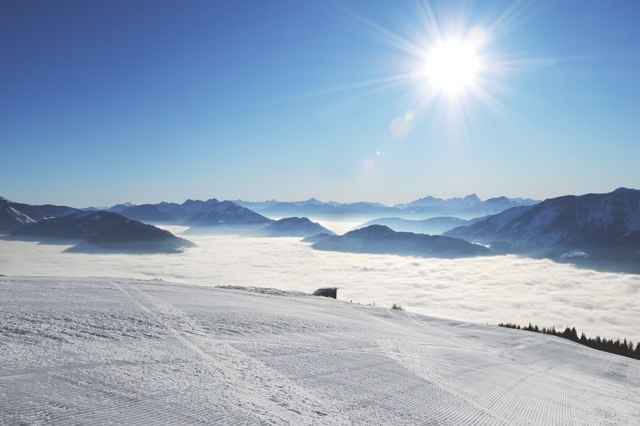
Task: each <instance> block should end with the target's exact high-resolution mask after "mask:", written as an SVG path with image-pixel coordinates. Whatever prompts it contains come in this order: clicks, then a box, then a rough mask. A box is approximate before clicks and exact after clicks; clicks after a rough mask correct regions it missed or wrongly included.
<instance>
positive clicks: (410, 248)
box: [312, 225, 492, 258]
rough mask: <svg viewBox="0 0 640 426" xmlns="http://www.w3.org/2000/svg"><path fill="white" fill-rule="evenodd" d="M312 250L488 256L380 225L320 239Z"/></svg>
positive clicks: (475, 248)
mask: <svg viewBox="0 0 640 426" xmlns="http://www.w3.org/2000/svg"><path fill="white" fill-rule="evenodd" d="M312 247H313V248H315V249H317V250H331V251H342V252H349V253H376V254H399V255H412V256H421V257H439V258H456V257H468V256H486V255H491V254H492V252H491V250H489V249H488V248H486V247H484V246H481V245H477V244H471V243H469V242H467V241H464V240H462V239H458V238H451V237H443V236H439V235H433V236H432V235H425V234H414V233H411V232H395V231H394V230H392V229H391V228H389V227H387V226H383V225H371V226H368V227H366V228H361V229H357V230H355V231H351V232H347V233H346V234H344V235H341V236H333V237H328V238H324V239H322V240H321V241H318V242H317V243H315V244H313V246H312Z"/></svg>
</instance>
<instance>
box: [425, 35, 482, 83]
mask: <svg viewBox="0 0 640 426" xmlns="http://www.w3.org/2000/svg"><path fill="white" fill-rule="evenodd" d="M478 69H479V57H478V54H477V51H476V48H475V46H474V45H473V44H472V43H470V42H465V41H462V40H458V39H451V40H446V41H443V42H441V43H440V44H438V45H437V46H435V47H434V48H433V49H432V50H431V51H430V52H428V53H427V55H426V59H425V63H424V71H423V72H424V75H425V77H426V79H427V81H428V83H429V86H430V87H431V88H433V89H436V90H438V91H443V92H445V93H447V94H455V93H459V92H461V91H463V90H465V89H468V88H470V87H471V86H473V84H474V82H475V79H476V75H477V73H478Z"/></svg>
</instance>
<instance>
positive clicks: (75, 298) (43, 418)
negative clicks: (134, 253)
mask: <svg viewBox="0 0 640 426" xmlns="http://www.w3.org/2000/svg"><path fill="white" fill-rule="evenodd" d="M0 351H1V353H2V360H3V362H2V363H1V364H0V424H42V423H46V424H64V425H67V424H105V423H116V424H136V425H145V424H171V425H176V424H178V425H179V424H220V425H234V424H235V425H240V424H272V425H276V424H277V425H281V424H285V425H286V424H289V425H305V424H322V425H325V424H329V425H331V424H385V425H394V424H398V425H399V424H491V425H493V424H498V425H502V424H536V425H557V424H596V425H597V424H637V419H638V418H640V401H639V400H638V398H637V390H638V389H639V388H640V368H638V367H639V363H638V361H636V360H631V359H628V358H623V357H618V356H615V355H612V354H607V353H604V352H598V351H594V350H590V349H589V348H586V347H584V346H580V345H577V344H574V343H573V342H569V341H567V340H564V339H558V338H555V337H553V336H546V335H538V334H534V333H518V332H517V331H514V330H509V329H504V328H499V327H489V326H484V325H478V324H468V323H463V322H456V321H451V320H442V319H437V318H430V317H425V316H420V315H415V314H411V313H407V312H399V311H392V310H388V309H384V308H374V307H368V306H361V305H352V304H346V303H341V302H340V301H335V300H328V299H324V298H313V297H303V296H298V295H294V294H281V293H276V292H273V291H265V292H263V291H257V292H256V291H252V292H248V291H240V289H220V288H211V287H195V286H187V285H179V284H171V283H162V282H161V283H159V282H153V281H137V280H126V279H108V278H104V279H97V278H93V279H62V278H10V277H0Z"/></svg>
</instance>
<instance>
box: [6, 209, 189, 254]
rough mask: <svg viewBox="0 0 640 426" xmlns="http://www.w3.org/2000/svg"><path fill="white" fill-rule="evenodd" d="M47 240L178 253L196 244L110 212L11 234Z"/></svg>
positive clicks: (88, 246) (51, 221)
mask: <svg viewBox="0 0 640 426" xmlns="http://www.w3.org/2000/svg"><path fill="white" fill-rule="evenodd" d="M10 238H13V239H30V240H37V241H41V242H47V243H55V242H69V241H76V242H80V243H79V244H78V245H76V246H75V247H72V248H71V249H69V251H76V252H77V251H96V250H97V249H107V250H109V251H116V252H147V253H174V252H177V251H180V250H181V249H182V248H186V247H192V246H194V244H193V243H191V242H190V241H187V240H185V239H182V238H178V237H176V236H175V235H173V234H171V233H170V232H168V231H165V230H162V229H159V228H156V227H155V226H152V225H146V224H143V223H141V222H138V221H135V220H131V219H127V218H126V217H124V216H122V215H120V214H118V213H113V212H107V211H80V212H76V213H72V214H70V215H67V216H62V217H58V218H50V219H43V220H41V221H39V222H35V223H30V224H28V225H25V226H23V227H21V228H19V229H17V230H15V231H13V232H12V233H11V235H10Z"/></svg>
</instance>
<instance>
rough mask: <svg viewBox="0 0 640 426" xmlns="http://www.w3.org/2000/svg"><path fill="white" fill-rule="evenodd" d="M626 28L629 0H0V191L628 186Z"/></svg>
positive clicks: (631, 18) (317, 192)
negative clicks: (383, 0) (380, 0)
mask: <svg viewBox="0 0 640 426" xmlns="http://www.w3.org/2000/svg"><path fill="white" fill-rule="evenodd" d="M639 22H640V2H638V1H636V0H628V1H622V0H615V1H588V0H587V1H585V0H563V1H535V2H534V1H526V2H521V3H518V2H512V1H488V0H487V1H484V0H483V1H478V2H457V1H443V2H420V1H385V2H372V1H369V0H349V1H347V0H344V1H339V0H336V1H306V0H298V1H294V0H255V1H250V0H247V1H232V0H219V1H209V0H206V1H205V0H203V1H193V0H186V1H164V0H153V1H151V0H149V1H146V0H143V1H136V0H124V1H118V0H108V1H102V0H92V1H85V0H78V1H66V0H60V1H44V0H42V1H31V0H23V1H11V0H0V196H4V197H5V198H9V199H11V200H14V201H20V202H27V203H33V204H38V203H56V204H67V205H72V206H76V207H83V206H89V205H111V204H115V203H119V202H125V201H131V202H134V203H137V204H141V203H147V202H159V201H163V200H164V201H176V202H182V201H184V200H185V199H187V198H198V199H207V198H212V197H216V198H219V199H237V198H241V199H245V200H251V201H260V200H266V199H271V198H276V199H279V200H301V199H307V198H310V197H316V198H319V199H321V200H325V201H329V200H335V201H343V202H348V201H361V200H365V201H378V202H382V203H385V204H394V203H398V202H408V201H411V200H414V199H416V198H420V197H424V196H427V195H432V196H437V197H443V198H449V197H455V196H465V195H467V194H470V193H476V194H478V196H480V197H481V198H483V199H485V198H489V197H493V196H499V195H506V196H510V197H530V198H539V199H543V198H548V197H554V196H559V195H565V194H583V193H588V192H609V191H611V190H613V189H615V188H617V187H620V186H626V187H632V188H640V25H638V23H639ZM443 58H444V59H443Z"/></svg>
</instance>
